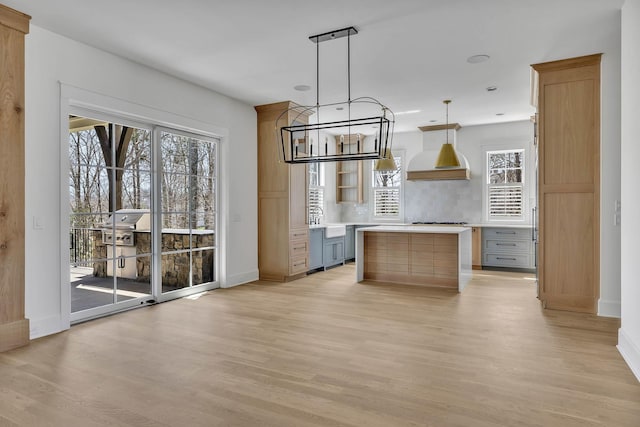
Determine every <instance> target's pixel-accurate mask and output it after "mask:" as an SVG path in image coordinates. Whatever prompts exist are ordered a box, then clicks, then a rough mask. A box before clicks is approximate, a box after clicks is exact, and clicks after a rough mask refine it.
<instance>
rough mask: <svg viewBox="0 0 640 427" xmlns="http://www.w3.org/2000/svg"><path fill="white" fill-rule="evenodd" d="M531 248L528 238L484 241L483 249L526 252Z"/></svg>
mask: <svg viewBox="0 0 640 427" xmlns="http://www.w3.org/2000/svg"><path fill="white" fill-rule="evenodd" d="M530 249H531V241H530V240H490V239H487V240H485V242H484V250H485V251H487V252H508V253H511V252H517V253H521V254H528V253H529V251H530Z"/></svg>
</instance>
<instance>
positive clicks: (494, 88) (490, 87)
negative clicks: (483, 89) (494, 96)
mask: <svg viewBox="0 0 640 427" xmlns="http://www.w3.org/2000/svg"><path fill="white" fill-rule="evenodd" d="M496 90H498V86H488V87H487V92H494V91H496Z"/></svg>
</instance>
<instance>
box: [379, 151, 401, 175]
mask: <svg viewBox="0 0 640 427" xmlns="http://www.w3.org/2000/svg"><path fill="white" fill-rule="evenodd" d="M397 168H398V167H397V166H396V161H395V160H393V154H391V150H390V149H388V148H386V149H385V150H384V156H383V157H382V158H381V159H378V160H376V163H375V165H374V166H373V170H374V171H377V172H386V171H394V170H396V169H397Z"/></svg>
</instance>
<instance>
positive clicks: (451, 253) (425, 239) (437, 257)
mask: <svg viewBox="0 0 640 427" xmlns="http://www.w3.org/2000/svg"><path fill="white" fill-rule="evenodd" d="M356 276H357V277H356V279H357V281H358V282H361V281H363V280H370V281H379V282H395V283H403V284H412V285H424V286H438V287H446V288H451V289H456V290H457V291H462V289H464V287H465V286H466V284H467V282H468V281H469V280H470V278H471V228H470V227H456V226H451V227H449V226H425V225H383V226H378V227H367V228H359V229H358V230H357V236H356Z"/></svg>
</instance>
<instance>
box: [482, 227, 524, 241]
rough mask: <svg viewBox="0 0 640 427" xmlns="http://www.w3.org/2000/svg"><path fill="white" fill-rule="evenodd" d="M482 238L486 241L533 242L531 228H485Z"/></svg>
mask: <svg viewBox="0 0 640 427" xmlns="http://www.w3.org/2000/svg"><path fill="white" fill-rule="evenodd" d="M482 238H483V239H485V240H529V241H530V240H531V229H530V228H506V227H505V228H502V227H484V228H483V229H482Z"/></svg>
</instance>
